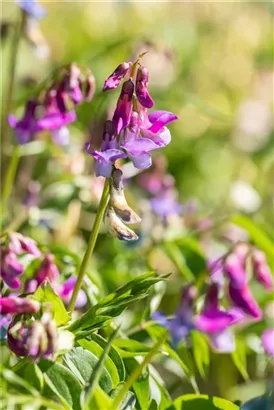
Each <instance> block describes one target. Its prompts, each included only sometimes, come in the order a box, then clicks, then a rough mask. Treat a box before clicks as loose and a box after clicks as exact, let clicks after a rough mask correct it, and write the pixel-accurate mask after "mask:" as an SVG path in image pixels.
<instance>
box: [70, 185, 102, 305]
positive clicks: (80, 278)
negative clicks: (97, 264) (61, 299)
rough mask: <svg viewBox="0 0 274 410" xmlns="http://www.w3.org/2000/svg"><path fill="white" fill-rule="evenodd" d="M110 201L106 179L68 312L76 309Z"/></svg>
mask: <svg viewBox="0 0 274 410" xmlns="http://www.w3.org/2000/svg"><path fill="white" fill-rule="evenodd" d="M108 200H109V180H108V179H106V180H105V185H104V190H103V193H102V197H101V201H100V204H99V207H98V211H97V215H96V218H95V221H94V225H93V228H92V231H91V234H90V238H89V242H88V246H87V249H86V253H85V255H84V258H83V260H82V263H81V266H80V269H79V273H78V277H77V282H76V284H75V288H74V290H73V293H72V297H71V300H70V302H69V306H68V310H69V311H70V312H71V311H72V310H73V309H74V306H75V302H76V299H77V296H78V292H79V290H80V289H81V286H82V282H83V278H84V276H85V272H86V269H87V265H88V261H89V258H90V257H91V255H92V253H93V250H94V246H95V244H96V240H97V237H98V233H99V229H100V225H101V223H102V220H103V217H104V213H105V209H106V207H107V204H108Z"/></svg>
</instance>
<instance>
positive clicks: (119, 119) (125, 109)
mask: <svg viewBox="0 0 274 410" xmlns="http://www.w3.org/2000/svg"><path fill="white" fill-rule="evenodd" d="M133 91H134V84H133V82H132V81H131V80H128V81H126V82H125V83H124V84H123V86H122V90H121V94H120V97H119V99H118V102H117V106H116V109H115V112H114V114H113V118H112V121H113V125H114V129H115V133H116V134H120V132H121V131H122V130H123V129H124V128H126V127H127V126H128V125H129V122H130V117H131V111H132V97H133Z"/></svg>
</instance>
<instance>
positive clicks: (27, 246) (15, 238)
mask: <svg viewBox="0 0 274 410" xmlns="http://www.w3.org/2000/svg"><path fill="white" fill-rule="evenodd" d="M9 239H10V244H9V247H10V249H11V250H12V251H13V252H15V253H17V254H21V253H23V252H27V253H29V254H31V255H33V256H35V257H37V258H38V257H39V256H41V252H40V250H39V249H38V247H37V245H36V242H35V241H34V240H33V239H31V238H28V237H27V236H23V235H22V234H21V233H18V232H12V233H11V234H10V235H9Z"/></svg>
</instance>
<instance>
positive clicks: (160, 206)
mask: <svg viewBox="0 0 274 410" xmlns="http://www.w3.org/2000/svg"><path fill="white" fill-rule="evenodd" d="M150 204H151V208H152V210H153V211H154V212H155V213H156V214H157V215H159V216H160V217H161V218H163V219H166V218H167V217H168V216H169V215H179V214H180V213H181V212H182V210H183V207H182V204H180V203H179V202H177V201H176V199H175V198H174V195H173V192H169V191H167V192H165V193H163V194H160V195H158V196H157V197H155V198H152V199H151V200H150Z"/></svg>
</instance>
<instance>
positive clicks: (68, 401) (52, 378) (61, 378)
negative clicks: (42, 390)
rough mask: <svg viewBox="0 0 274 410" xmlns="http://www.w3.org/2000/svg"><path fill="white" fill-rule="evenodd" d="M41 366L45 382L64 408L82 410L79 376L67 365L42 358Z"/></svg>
mask: <svg viewBox="0 0 274 410" xmlns="http://www.w3.org/2000/svg"><path fill="white" fill-rule="evenodd" d="M39 368H40V369H41V371H42V372H43V374H44V378H45V382H46V384H47V385H48V387H49V388H50V390H52V392H53V393H55V394H56V396H57V397H58V399H59V400H60V401H61V403H62V404H63V406H64V409H73V410H81V407H80V394H81V391H82V388H81V385H80V383H79V381H78V380H77V378H76V377H75V376H74V375H73V374H72V373H71V371H69V370H68V369H67V368H66V367H65V366H63V365H61V364H59V363H54V362H51V361H50V360H45V359H42V360H40V362H39Z"/></svg>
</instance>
